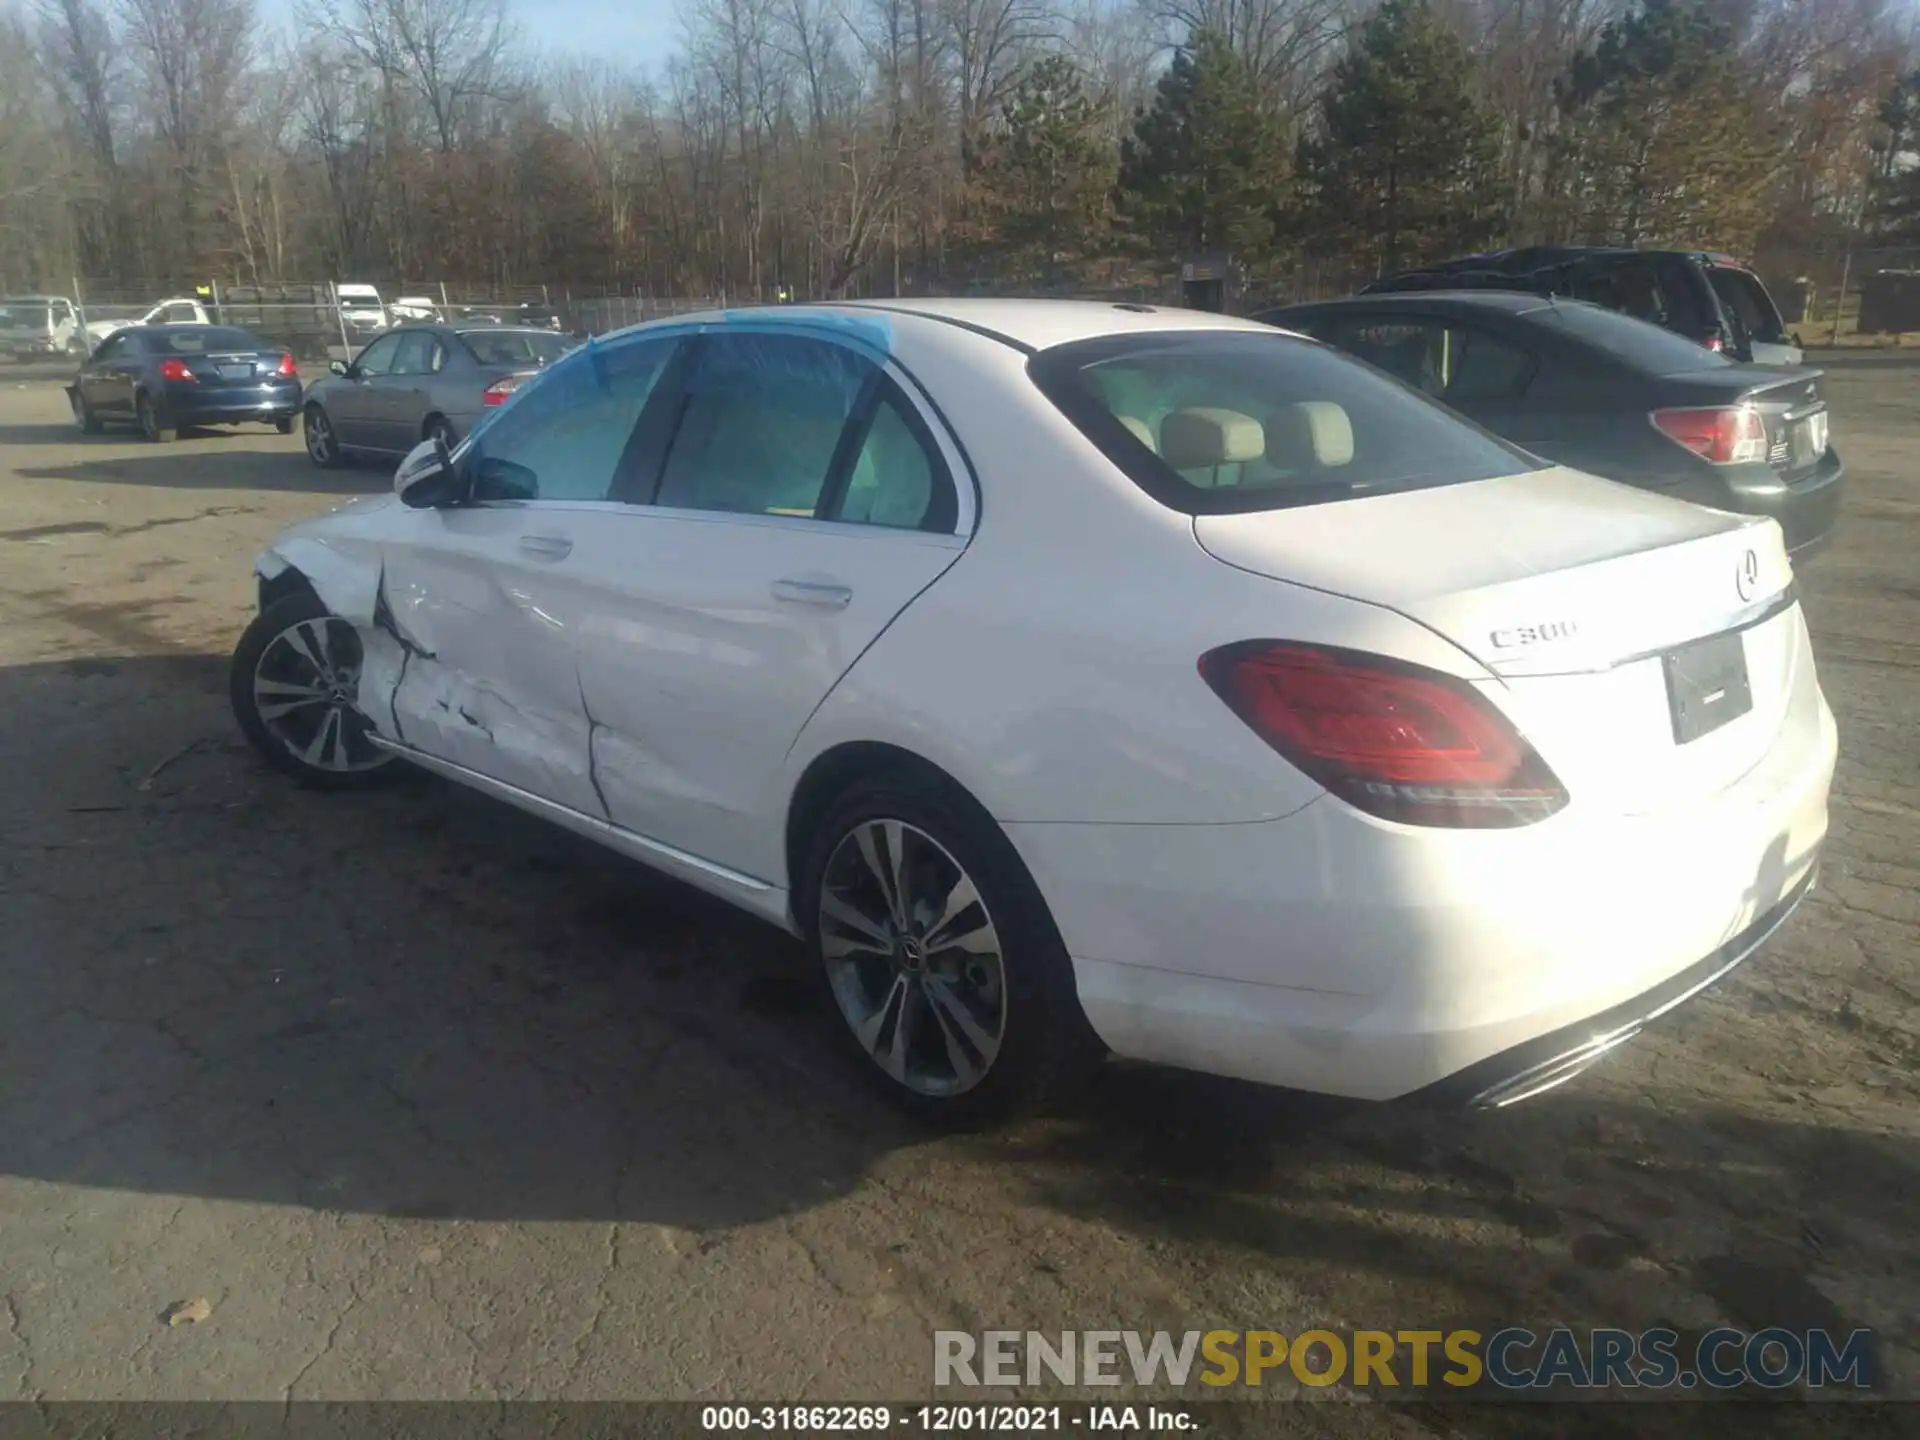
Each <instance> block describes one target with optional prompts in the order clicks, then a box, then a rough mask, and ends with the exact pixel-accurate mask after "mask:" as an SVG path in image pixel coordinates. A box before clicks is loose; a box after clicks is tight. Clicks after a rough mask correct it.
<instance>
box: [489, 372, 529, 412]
mask: <svg viewBox="0 0 1920 1440" xmlns="http://www.w3.org/2000/svg"><path fill="white" fill-rule="evenodd" d="M526 379H527V377H526V376H525V375H502V376H501V377H500V378H499V379H498V380H496V381H494V382H493V383H492V384H491V385H489V386H487V388H486V389H484V390H482V391H481V392H480V403H481V404H482V405H504V404H506V403H507V397H508V396H509V395H511V394H513V392H514V391H516V390H518V389H519V388H520V386H521V385H522V384H523V383H524V382H525V381H526Z"/></svg>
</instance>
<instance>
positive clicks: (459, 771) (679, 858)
mask: <svg viewBox="0 0 1920 1440" xmlns="http://www.w3.org/2000/svg"><path fill="white" fill-rule="evenodd" d="M367 738H368V739H369V740H371V741H372V742H373V743H374V744H375V745H378V746H379V747H380V748H381V749H382V750H391V751H392V752H393V753H394V754H396V755H399V756H402V757H404V758H405V759H407V760H410V761H412V762H413V763H414V764H415V765H418V766H419V767H420V768H421V769H423V770H431V771H433V772H434V773H435V774H436V775H443V776H445V777H446V778H447V779H449V780H455V781H458V782H459V783H461V784H463V785H470V786H472V787H473V788H474V789H476V790H479V791H482V792H483V793H485V794H488V795H492V796H493V797H494V798H496V799H499V800H504V801H506V802H507V804H509V805H512V806H515V807H517V808H518V809H521V810H525V811H527V812H529V813H530V814H534V815H540V816H544V817H545V818H547V819H549V820H552V821H553V822H554V823H556V824H558V825H562V826H565V827H566V828H567V829H569V830H572V831H574V832H575V833H577V834H582V835H587V836H591V837H596V838H599V839H603V840H608V841H611V842H612V843H613V844H615V845H617V846H620V847H622V848H625V849H630V850H639V851H642V852H644V854H645V855H647V856H650V857H652V858H655V859H659V860H664V861H666V862H668V863H669V864H672V865H678V866H683V867H685V868H686V869H688V870H693V871H697V872H698V873H700V874H702V875H706V876H710V877H711V878H713V879H715V880H719V881H722V882H723V883H725V884H727V885H731V886H732V887H734V888H735V889H737V890H744V891H747V892H748V893H749V894H756V895H765V894H771V893H773V891H774V889H775V887H774V886H772V885H770V884H768V883H767V882H766V881H765V880H759V879H756V878H754V877H753V876H751V875H744V874H742V873H741V872H740V871H738V870H730V869H728V868H727V867H726V866H725V865H718V864H715V863H714V862H713V861H711V860H702V859H701V858H700V857H699V856H698V855H690V854H688V853H687V852H686V851H685V850H679V849H676V848H675V847H673V846H672V845H668V844H666V843H665V842H664V841H660V840H654V839H651V838H650V837H648V836H645V835H642V834H639V833H638V832H637V831H633V830H627V829H624V828H622V827H621V826H618V825H615V824H612V823H611V822H609V821H606V820H596V819H595V818H594V817H593V816H591V815H583V814H581V813H580V812H579V811H578V810H575V809H572V808H571V807H569V806H566V805H562V804H560V803H559V802H558V801H555V800H549V799H547V798H546V797H545V796H543V795H535V794H534V793H533V792H532V791H531V790H522V789H521V788H520V787H519V786H518V785H510V784H508V783H507V782H506V781H504V780H496V779H494V778H493V777H492V776H491V775H482V774H481V773H480V772H479V771H477V770H469V769H468V768H467V767H466V766H464V765H456V764H454V762H453V761H451V760H442V759H440V758H439V757H438V756H437V755H429V754H427V753H426V752H425V751H424V750H416V749H415V748H414V747H413V746H411V745H402V744H400V743H399V742H398V741H395V740H389V739H387V738H386V737H385V736H384V735H369V736H368V737H367Z"/></svg>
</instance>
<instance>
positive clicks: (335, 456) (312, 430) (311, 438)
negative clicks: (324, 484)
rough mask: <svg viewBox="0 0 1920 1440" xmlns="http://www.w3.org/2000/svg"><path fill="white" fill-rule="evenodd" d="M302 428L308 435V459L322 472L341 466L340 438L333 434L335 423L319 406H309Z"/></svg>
mask: <svg viewBox="0 0 1920 1440" xmlns="http://www.w3.org/2000/svg"><path fill="white" fill-rule="evenodd" d="M301 428H302V429H304V430H305V431H306V435H307V458H308V459H309V460H311V461H313V463H314V464H316V465H318V466H319V467H320V468H321V469H322V470H333V469H337V468H338V467H339V465H340V437H339V436H337V435H335V434H334V433H333V421H332V420H330V419H328V418H327V412H326V411H325V410H322V409H321V408H320V407H319V406H318V405H309V406H307V409H306V413H305V415H304V416H303V417H302V421H301Z"/></svg>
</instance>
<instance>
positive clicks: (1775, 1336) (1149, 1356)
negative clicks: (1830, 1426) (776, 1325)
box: [933, 1326, 1874, 1391]
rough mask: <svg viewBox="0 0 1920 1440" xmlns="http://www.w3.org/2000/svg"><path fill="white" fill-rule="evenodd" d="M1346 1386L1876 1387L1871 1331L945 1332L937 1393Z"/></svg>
mask: <svg viewBox="0 0 1920 1440" xmlns="http://www.w3.org/2000/svg"><path fill="white" fill-rule="evenodd" d="M1196 1380H1197V1381H1198V1382H1199V1383H1200V1384H1202V1385H1206V1386H1212V1387H1215V1388H1220V1387H1225V1386H1259V1385H1264V1384H1268V1383H1274V1384H1284V1383H1286V1382H1287V1381H1289V1380H1291V1381H1293V1382H1296V1383H1298V1384H1301V1385H1309V1386H1329V1385H1341V1384H1345V1385H1348V1386H1351V1387H1354V1388H1360V1389H1387V1388H1398V1387H1405V1388H1410V1389H1421V1388H1425V1387H1427V1386H1433V1385H1445V1386H1451V1387H1454V1388H1456V1389H1467V1388H1470V1387H1474V1386H1482V1387H1484V1386H1487V1385H1492V1386H1495V1387H1498V1388H1500V1389H1503V1390H1546V1389H1560V1388H1565V1389H1577V1390H1591V1389H1678V1390H1693V1389H1697V1388H1704V1389H1706V1390H1710V1391H1711V1390H1733V1389H1737V1388H1739V1387H1740V1386H1743V1385H1755V1386H1759V1387H1761V1388H1764V1389H1769V1390H1779V1389H1785V1388H1788V1387H1790V1386H1795V1385H1805V1386H1807V1387H1809V1388H1813V1389H1823V1388H1829V1387H1832V1388H1837V1389H1851V1390H1867V1389H1871V1388H1873V1385H1874V1364H1873V1335H1872V1332H1871V1331H1868V1330H1854V1331H1851V1332H1848V1333H1847V1334H1845V1335H1840V1334H1836V1333H1834V1332H1830V1331H1826V1330H1789V1329H1786V1328H1784V1327H1772V1328H1768V1329H1762V1330H1753V1331H1748V1330H1734V1329H1730V1328H1729V1329H1718V1330H1709V1331H1708V1332H1706V1333H1705V1334H1704V1335H1700V1336H1698V1337H1697V1338H1684V1337H1682V1336H1681V1335H1680V1333H1679V1332H1678V1331H1675V1330H1668V1329H1652V1330H1642V1331H1638V1332H1635V1331H1630V1330H1613V1329H1593V1330H1572V1329H1567V1328H1564V1327H1562V1328H1555V1329H1549V1330H1542V1331H1538V1332H1536V1331H1533V1330H1529V1329H1524V1328H1521V1327H1518V1326H1511V1327H1508V1328H1505V1329H1501V1330H1495V1331H1492V1332H1482V1331H1479V1330H1463V1329H1454V1330H1351V1331H1335V1330H1303V1331H1300V1332H1298V1333H1297V1334H1294V1335H1287V1334H1283V1333H1282V1332H1280V1331H1277V1330H1245V1331H1241V1330H1206V1331H1200V1330H1188V1331H1184V1332H1173V1331H1167V1330H1156V1331H1139V1330H1079V1331H1074V1330H1063V1331H1054V1332H1043V1331H1037V1330H1026V1331H1020V1330H987V1331H983V1332H981V1333H979V1334H977V1335H976V1334H974V1333H972V1332H970V1331H965V1330H939V1331H936V1332H934V1337H933V1383H934V1384H935V1385H936V1386H962V1387H976V1386H978V1387H1000V1386H1022V1385H1065V1386H1083V1385H1122V1384H1133V1385H1137V1386H1143V1387H1144V1386H1155V1385H1161V1386H1169V1387H1172V1388H1175V1389H1178V1388H1180V1387H1183V1386H1186V1385H1188V1384H1190V1383H1192V1382H1193V1381H1196Z"/></svg>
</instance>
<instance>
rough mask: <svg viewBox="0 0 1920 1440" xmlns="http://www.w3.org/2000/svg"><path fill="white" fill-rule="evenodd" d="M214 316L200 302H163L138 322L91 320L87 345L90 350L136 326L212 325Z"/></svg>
mask: <svg viewBox="0 0 1920 1440" xmlns="http://www.w3.org/2000/svg"><path fill="white" fill-rule="evenodd" d="M211 324H213V316H211V315H210V314H208V313H207V307H206V306H204V305H202V304H201V303H200V302H199V301H198V300H189V299H187V298H185V297H176V298H175V299H172V300H162V301H161V302H160V303H159V304H158V305H155V306H154V307H153V308H152V309H151V310H149V311H147V313H146V314H144V315H142V316H141V317H140V318H139V319H137V320H91V321H88V322H87V343H88V346H89V348H91V347H92V346H95V345H98V344H99V343H100V342H101V341H102V340H104V339H106V338H107V337H108V336H109V335H113V334H116V333H118V332H119V331H121V330H125V329H127V328H129V327H130V326H134V325H211Z"/></svg>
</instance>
